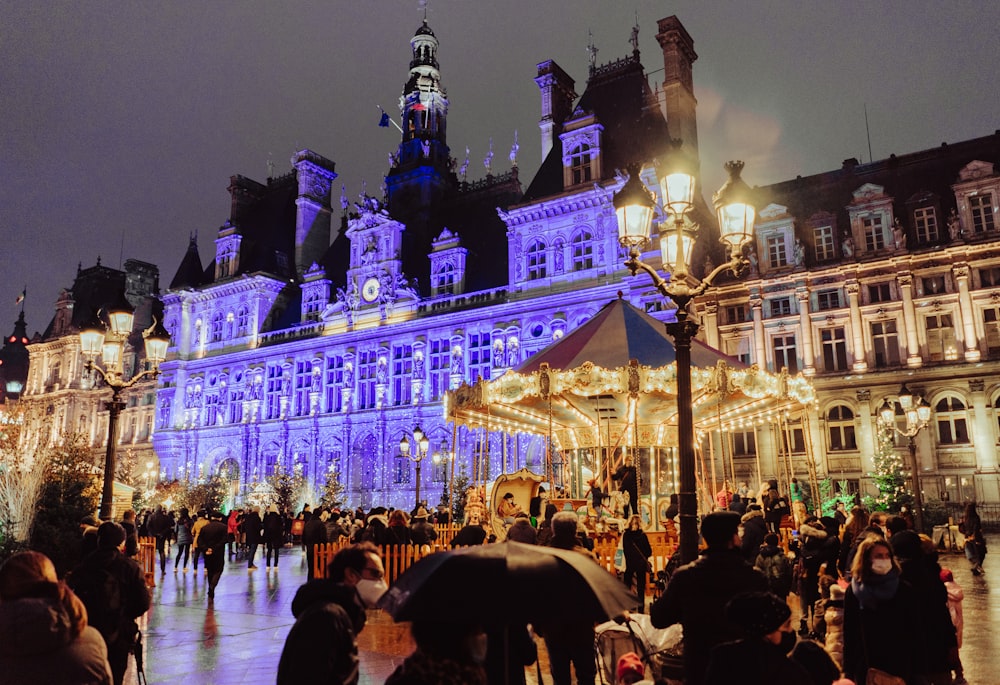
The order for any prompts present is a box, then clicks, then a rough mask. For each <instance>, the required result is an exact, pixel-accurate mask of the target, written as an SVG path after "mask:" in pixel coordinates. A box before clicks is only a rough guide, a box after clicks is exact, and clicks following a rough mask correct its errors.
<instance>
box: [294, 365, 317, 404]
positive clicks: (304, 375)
mask: <svg viewBox="0 0 1000 685" xmlns="http://www.w3.org/2000/svg"><path fill="white" fill-rule="evenodd" d="M311 389H312V362H311V361H308V360H306V361H297V362H295V397H294V398H293V399H294V401H295V404H294V406H293V408H292V411H293V412H294V415H295V416H308V415H309V391H310V390H311Z"/></svg>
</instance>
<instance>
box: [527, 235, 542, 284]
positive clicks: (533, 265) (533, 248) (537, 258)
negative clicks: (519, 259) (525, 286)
mask: <svg viewBox="0 0 1000 685" xmlns="http://www.w3.org/2000/svg"><path fill="white" fill-rule="evenodd" d="M525 254H526V255H527V259H528V280H529V281H534V280H538V279H539V278H545V273H546V269H545V243H544V242H543V241H541V240H535V241H533V242H532V243H531V244H530V245H528V249H527V250H526V251H525Z"/></svg>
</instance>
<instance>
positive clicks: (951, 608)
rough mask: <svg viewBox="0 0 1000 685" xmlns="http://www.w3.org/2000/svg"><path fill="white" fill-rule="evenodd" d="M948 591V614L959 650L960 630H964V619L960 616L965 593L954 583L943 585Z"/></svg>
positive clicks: (960, 642)
mask: <svg viewBox="0 0 1000 685" xmlns="http://www.w3.org/2000/svg"><path fill="white" fill-rule="evenodd" d="M944 587H945V589H946V590H947V591H948V613H949V614H951V623H952V625H953V626H955V637H956V638H957V639H958V646H959V648H961V647H962V630H963V629H964V628H965V617H963V616H962V600H963V599H965V592H963V590H962V586H961V585H959V584H958V583H956V582H955V581H953V580H952V581H949V582H947V583H945V584H944Z"/></svg>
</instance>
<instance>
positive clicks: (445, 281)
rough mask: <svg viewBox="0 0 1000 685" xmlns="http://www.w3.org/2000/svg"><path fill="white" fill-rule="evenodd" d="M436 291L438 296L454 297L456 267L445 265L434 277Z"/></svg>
mask: <svg viewBox="0 0 1000 685" xmlns="http://www.w3.org/2000/svg"><path fill="white" fill-rule="evenodd" d="M434 278H435V280H436V283H435V289H436V290H437V294H438V295H446V294H447V295H453V294H454V293H455V265H454V264H448V263H444V264H442V265H441V266H440V268H439V269H438V270H437V273H436V274H435V275H434Z"/></svg>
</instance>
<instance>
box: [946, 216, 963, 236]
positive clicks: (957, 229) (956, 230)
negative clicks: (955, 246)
mask: <svg viewBox="0 0 1000 685" xmlns="http://www.w3.org/2000/svg"><path fill="white" fill-rule="evenodd" d="M948 237H949V238H951V242H955V241H956V240H961V238H962V220H961V219H959V217H958V210H956V209H955V208H954V207H952V208H951V214H949V215H948Z"/></svg>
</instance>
